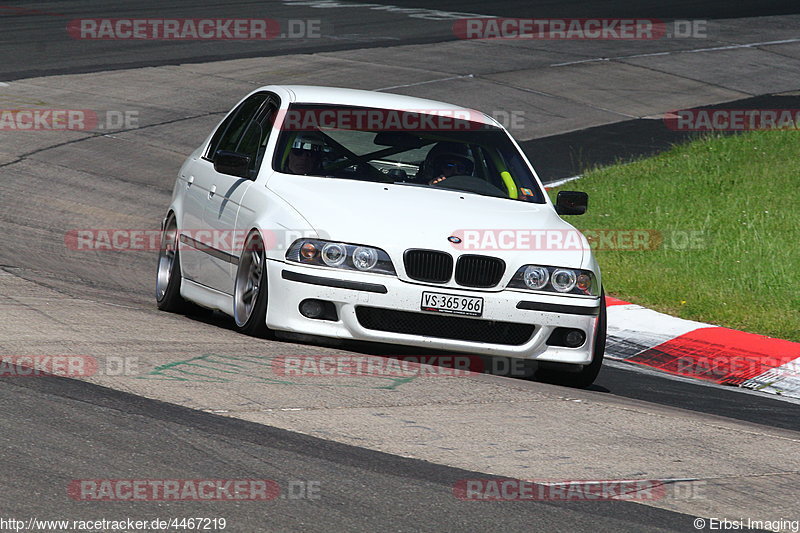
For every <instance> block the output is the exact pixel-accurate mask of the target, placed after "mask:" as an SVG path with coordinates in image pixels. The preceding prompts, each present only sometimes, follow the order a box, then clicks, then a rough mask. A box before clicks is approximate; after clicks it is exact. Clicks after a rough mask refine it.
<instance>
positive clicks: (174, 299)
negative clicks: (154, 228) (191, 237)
mask: <svg viewBox="0 0 800 533" xmlns="http://www.w3.org/2000/svg"><path fill="white" fill-rule="evenodd" d="M156 303H157V305H158V308H159V309H161V310H162V311H170V312H173V313H176V312H180V311H184V310H185V309H186V300H184V299H183V298H182V297H181V260H180V253H179V252H178V223H177V222H176V221H175V215H174V214H173V213H170V215H169V217H168V218H167V221H166V222H165V223H164V231H162V232H161V245H160V246H159V250H158V271H157V274H156Z"/></svg>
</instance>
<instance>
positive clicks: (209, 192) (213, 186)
mask: <svg viewBox="0 0 800 533" xmlns="http://www.w3.org/2000/svg"><path fill="white" fill-rule="evenodd" d="M216 192H217V186H216V185H212V186H211V190H210V191H208V198H209V200H210V199H211V197H212V196H214V193H216Z"/></svg>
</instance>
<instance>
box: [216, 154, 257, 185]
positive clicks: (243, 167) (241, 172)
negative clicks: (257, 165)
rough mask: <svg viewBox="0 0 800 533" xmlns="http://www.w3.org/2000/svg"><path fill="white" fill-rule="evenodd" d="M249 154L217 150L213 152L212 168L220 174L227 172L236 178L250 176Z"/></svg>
mask: <svg viewBox="0 0 800 533" xmlns="http://www.w3.org/2000/svg"><path fill="white" fill-rule="evenodd" d="M249 168H250V156H248V155H244V154H239V153H237V152H229V151H227V150H217V153H215V154H214V170H216V171H217V172H219V173H220V174H228V175H229V176H236V177H237V178H249V177H250V172H249Z"/></svg>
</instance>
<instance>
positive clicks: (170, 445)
mask: <svg viewBox="0 0 800 533" xmlns="http://www.w3.org/2000/svg"><path fill="white" fill-rule="evenodd" d="M392 5H397V6H413V7H417V6H420V5H422V3H419V2H403V1H395V2H392ZM265 6H266V7H265ZM426 7H430V6H426ZM9 8H10V9H9ZM437 8H438V9H442V10H448V11H462V12H463V11H466V12H474V13H483V14H490V15H498V16H520V17H524V16H536V17H544V16H547V17H587V16H608V17H611V16H641V14H643V13H644V14H646V15H647V16H650V17H661V18H702V17H707V18H719V17H746V16H753V15H759V16H762V15H768V14H784V13H792V12H796V11H797V10H796V8H793V7H792V6H790V5H789V3H785V2H784V3H780V2H758V3H756V2H751V3H743V4H737V5H736V6H731V5H729V4H728V3H727V2H711V3H703V4H699V3H697V2H674V3H667V4H665V3H660V2H658V3H657V2H651V3H649V4H641V3H635V2H629V3H620V2H616V3H610V2H609V3H602V2H592V3H583V2H575V3H566V4H565V3H558V2H553V3H547V4H537V5H533V4H531V3H530V2H498V3H492V4H483V3H481V2H439V3H438V4H437ZM33 9H35V10H37V11H36V12H32V11H30V10H33ZM353 9H355V8H353ZM319 11H322V10H315V9H310V8H307V7H303V6H291V5H286V4H284V3H281V2H273V3H267V4H265V3H263V2H240V3H230V4H226V5H224V6H220V5H217V4H213V3H208V4H204V3H202V2H186V3H184V4H180V3H172V4H170V6H168V7H165V6H163V5H160V4H159V3H156V2H150V3H147V2H145V3H137V4H135V6H134V7H120V6H116V7H115V6H108V5H107V4H105V3H103V2H95V3H92V2H83V3H81V4H80V5H73V4H72V3H68V2H48V3H42V4H36V5H31V4H23V3H10V4H6V7H4V8H3V10H2V12H3V13H8V14H6V15H4V16H3V17H2V19H0V20H2V23H3V27H4V28H3V29H4V31H3V37H2V41H0V57H3V58H4V61H3V63H2V65H1V66H0V81H2V80H12V79H18V78H24V77H28V76H33V75H53V74H59V73H77V72H91V71H102V70H111V69H120V68H131V67H134V66H152V65H163V64H173V63H182V62H205V61H212V60H219V59H231V58H240V57H255V56H263V55H278V54H287V53H308V52H313V51H318V50H338V49H351V48H362V47H371V46H372V47H382V46H387V45H391V46H395V45H399V44H412V43H427V42H439V41H446V40H450V39H452V34H451V33H449V32H450V29H449V23H446V22H445V23H442V22H439V21H424V20H420V21H415V22H414V23H413V24H407V25H405V26H404V27H402V28H399V27H398V25H397V24H396V21H395V20H394V19H391V18H387V17H384V16H383V15H382V14H381V13H380V12H377V13H375V12H372V11H369V10H363V12H360V13H363V14H360V15H359V17H357V18H355V17H352V16H351V15H350V12H349V11H348V10H341V11H339V10H325V11H327V12H329V13H326V19H327V23H328V24H329V26H328V28H329V29H330V30H331V31H332V33H331V35H332V36H333V37H331V38H327V39H325V38H323V39H321V40H314V41H311V40H309V41H311V42H305V43H301V44H298V43H297V42H291V43H289V42H287V41H276V42H274V43H268V44H267V45H266V46H264V45H259V44H253V43H164V42H147V43H123V44H120V43H115V42H103V41H98V42H95V43H91V46H89V47H88V49H87V47H86V46H84V44H85V43H77V42H74V41H70V40H69V39H65V37H64V32H63V27H64V24H65V21H66V20H70V19H73V18H79V17H137V16H159V17H213V16H218V17H223V16H224V17H256V16H260V17H265V16H266V17H274V18H313V17H315V16H317V15H318V12H319ZM370 17H374V19H372V18H370ZM324 31H325V25H323V33H324ZM336 35H340V36H341V35H346V36H347V37H346V38H334V37H335V36H336ZM79 45H80V46H79ZM615 127H616V128H618V131H619V132H620V134H619V135H618V136H616V137H615V141H614V143H613V146H610V147H609V148H607V149H605V151H604V153H603V154H602V155H598V154H592V155H591V159H592V160H594V161H596V162H598V163H605V162H607V161H608V160H609V158H612V159H611V160H613V158H615V157H616V156H621V157H629V156H632V155H637V154H636V153H632V152H631V151H630V150H631V148H630V146H631V144H632V143H631V142H629V140H630V139H633V138H640V134H641V130H640V129H637V128H639V127H640V126H632V125H630V124H628V125H626V124H625V123H622V124H620V125H616V126H615ZM607 131H608V130H606V131H605V132H603V134H602V135H597V134H598V132H594V134H595V135H596V137H603V138H606V139H607V138H608V135H606V134H605V133H607ZM592 134H593V133H592V132H588V133H586V132H583V133H576V134H566V135H574V136H575V137H574V138H573V139H572V141H573V142H572V143H571V145H573V146H574V145H579V144H580V142H581V137H580V136H581V135H584V136H586V135H592ZM583 138H584V139H585V138H587V137H583ZM562 141H564V138H562V139H559V140H557V141H556V140H554V139H551V140H550V141H548V142H553V143H554V144H555V143H557V144H558V145H562V146H563V145H564V144H565V143H564V142H562ZM670 142H672V139H664V140H657V142H656V141H654V142H653V143H650V146H648V147H647V148H645V149H643V150H652V149H654V148H653V145H655V146H656V148H655V149H660V148H659V147H660V146H665V145H668V144H669V143H670ZM567 144H570V143H567ZM526 148H528V147H527V146H526ZM592 160H590V161H589V163H591V162H592ZM586 163H587V162H586V161H581V162H580V164H575V165H573V166H563V167H558V166H557V163H554V164H553V168H554V169H555V170H553V173H552V176H561V175H567V174H569V173H570V172H572V171H573V170H575V169H578V170H580V168H583V166H584V165H585V164H586ZM547 168H550V166H548V167H547ZM3 200H4V201H8V198H4V199H3ZM41 244H43V243H33V244H32V247H36V246H37V245H41ZM25 259H26V258H24V257H22V258H18V260H9V259H8V258H6V260H5V261H4V262H5V263H6V264H5V265H4V267H6V268H9V269H11V270H13V269H15V268H16V267H19V266H20V265H21V264H24V263H25ZM52 274H53V275H54V276H58V275H59V273H58V272H54V273H52ZM98 283H99V282H98ZM92 290H93V291H94V292H93V294H100V295H102V294H106V295H107V296H109V297H110V296H111V295H112V294H113V288H110V287H103V286H99V287H98V286H94V287H92ZM122 299H123V300H126V298H125V296H124V295H123V298H122ZM115 301H118V300H115ZM128 301H129V303H132V304H134V305H144V304H142V303H141V300H140V299H139V298H133V299H131V300H128ZM204 320H207V321H208V322H210V324H209V326H208V327H212V328H213V327H219V328H226V327H229V326H226V325H225V324H224V321H222V320H218V319H217V318H212V319H204ZM366 350H367V351H369V352H372V353H380V348H379V347H377V348H376V347H373V348H369V347H368V348H367V349H366ZM593 390H595V391H599V392H603V393H606V394H610V395H617V396H622V397H627V398H633V399H639V400H644V401H647V402H653V403H658V404H662V405H665V406H669V407H678V408H681V409H689V410H693V411H698V412H703V413H707V414H714V415H719V416H724V417H729V418H733V419H738V420H744V421H749V422H755V423H758V424H761V425H765V426H772V427H777V428H785V429H793V430H798V429H800V421H798V417H797V416H796V415H797V406H796V405H794V404H790V403H787V402H781V401H778V400H775V399H772V398H769V397H762V396H756V395H751V394H742V393H740V392H738V391H734V390H726V389H723V388H720V387H709V386H704V385H702V384H695V383H690V382H686V381H678V380H671V379H666V378H664V377H661V376H657V375H653V374H642V373H639V372H634V371H632V370H627V369H621V368H617V367H610V366H607V367H605V368H604V369H603V371H602V372H601V375H600V377H599V378H598V380H597V382H596V385H595V386H594V388H593ZM0 406H2V407H1V408H0V411H2V415H1V416H2V420H3V423H2V425H3V432H2V436H0V438H2V440H3V445H2V448H1V449H0V457H1V458H2V461H3V468H2V469H0V480H2V483H1V486H3V487H4V493H3V497H2V498H0V513H2V514H4V515H7V516H11V515H14V516H20V515H24V516H27V515H31V516H38V517H40V518H47V517H48V516H50V517H53V518H76V519H78V518H87V517H86V514H87V511H86V509H87V507H86V504H85V503H81V502H72V501H70V500H69V499H68V498H66V497H65V491H66V485H67V483H68V482H69V481H70V480H72V479H76V478H79V479H91V478H106V477H119V478H123V477H126V476H129V475H131V474H130V473H131V472H136V473H137V475H138V476H140V477H147V476H142V465H143V464H147V465H149V466H148V468H149V469H150V471H151V472H152V475H151V476H150V477H153V478H215V477H227V478H231V477H239V478H268V479H275V480H276V481H279V483H281V484H282V485H283V484H285V483H288V482H289V481H291V480H297V479H304V480H318V481H320V482H321V483H322V485H323V486H324V487H325V492H324V498H322V499H320V500H318V501H317V500H313V501H311V500H310V501H307V502H306V501H288V500H283V499H278V500H276V501H274V502H270V503H268V504H255V503H250V502H243V503H233V504H232V503H225V504H211V503H189V502H182V503H180V504H158V507H157V508H155V507H144V506H131V505H129V504H123V503H109V504H107V505H105V506H104V507H103V508H102V511H98V509H97V508H96V507H93V508H92V511H93V512H95V513H96V514H98V515H100V514H101V515H103V516H105V517H107V518H110V517H111V516H110V515H119V516H126V517H134V518H137V517H140V518H142V519H150V518H154V517H155V516H156V515H159V516H162V517H166V516H168V515H177V516H188V515H199V516H214V515H216V516H226V517H227V518H228V519H229V523H230V524H231V527H230V530H233V531H259V530H271V531H272V530H274V531H292V530H299V529H303V530H326V531H353V530H375V529H387V530H397V531H400V530H406V531H414V530H420V531H422V530H438V531H447V530H450V531H465V530H509V531H524V530H537V531H539V530H541V531H575V530H589V529H591V530H593V531H642V530H645V529H646V530H651V531H655V530H665V531H690V530H692V525H691V519H692V518H693V517H691V516H688V515H682V514H679V513H673V512H669V511H663V510H660V509H656V508H653V507H648V506H643V505H638V504H633V503H624V502H608V503H602V502H595V503H589V502H584V503H581V504H580V505H572V504H557V503H541V502H525V503H524V504H523V505H520V504H519V503H474V502H460V501H458V500H456V499H455V498H453V497H452V484H453V482H454V481H455V480H458V479H464V478H470V477H486V475H485V474H477V473H474V472H467V471H463V470H458V469H455V468H450V467H445V466H440V465H435V464H432V463H426V462H423V461H418V460H412V459H405V458H401V457H397V456H393V455H387V454H382V453H379V452H374V451H369V450H366V449H363V448H359V447H353V446H347V445H343V444H337V443H334V442H331V441H326V440H320V439H316V438H313V437H309V436H304V435H300V434H297V433H291V432H287V431H284V430H280V429H276V428H271V427H267V426H263V425H258V424H252V423H248V422H244V421H239V420H233V419H230V418H222V417H218V416H215V415H212V414H208V413H201V412H197V411H192V410H190V409H186V408H183V407H178V406H174V405H170V404H165V403H161V402H157V401H153V400H147V399H143V398H140V397H137V396H132V395H129V394H126V393H124V392H118V391H114V390H111V389H105V388H102V387H98V386H96V385H92V384H88V383H84V382H78V381H73V380H66V379H60V378H40V379H36V380H15V379H6V378H3V379H0ZM142 435H145V436H146V437H147V438H146V439H142V438H141V437H142ZM109 472H112V473H114V474H115V475H109Z"/></svg>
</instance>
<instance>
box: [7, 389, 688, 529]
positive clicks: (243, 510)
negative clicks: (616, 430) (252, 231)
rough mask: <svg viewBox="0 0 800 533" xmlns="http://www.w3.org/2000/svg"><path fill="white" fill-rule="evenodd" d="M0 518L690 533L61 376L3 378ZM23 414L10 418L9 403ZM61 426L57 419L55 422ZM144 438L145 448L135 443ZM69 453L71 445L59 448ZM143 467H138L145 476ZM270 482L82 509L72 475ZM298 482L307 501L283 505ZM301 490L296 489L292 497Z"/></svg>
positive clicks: (657, 520)
mask: <svg viewBox="0 0 800 533" xmlns="http://www.w3.org/2000/svg"><path fill="white" fill-rule="evenodd" d="M0 405H2V406H3V407H2V415H3V419H4V424H3V426H4V436H5V438H4V441H5V442H4V443H3V452H2V453H3V468H2V469H0V482H2V486H3V487H4V491H3V498H2V500H0V513H2V514H4V515H6V516H15V517H28V516H35V517H37V518H39V519H47V518H48V517H52V518H58V519H68V520H86V519H88V518H89V517H90V516H91V517H92V518H98V516H97V515H98V514H102V516H104V517H106V518H107V519H109V520H111V519H119V518H122V517H129V518H132V519H134V520H137V519H138V520H150V519H153V518H156V517H159V518H168V517H183V516H199V517H223V518H226V519H227V521H228V527H227V528H226V530H228V531H328V532H335V531H342V532H346V531H454V532H455V531H586V530H592V531H599V532H618V531H630V532H641V531H643V530H645V529H647V530H648V531H688V530H690V529H691V527H692V526H691V523H692V519H693V517H690V516H687V515H682V514H679V513H674V512H669V511H664V510H661V509H656V508H652V507H646V506H643V505H640V504H637V503H628V502H620V501H614V502H591V501H585V502H579V503H578V504H577V505H576V502H474V501H460V500H458V499H456V498H454V497H453V485H454V484H455V483H456V482H457V481H458V480H464V479H486V478H491V477H492V476H487V475H486V474H482V473H478V472H468V471H464V470H459V469H456V468H448V467H445V466H440V465H435V464H431V463H425V462H422V461H418V460H412V459H405V458H402V457H397V456H394V455H388V454H384V453H379V452H373V451H369V450H365V449H363V448H357V447H353V446H346V445H342V444H337V443H334V442H331V441H325V440H320V439H316V438H313V437H308V436H305V435H300V434H297V433H292V432H288V431H284V430H281V429H276V428H271V427H267V426H263V425H260V424H253V423H249V422H244V421H238V420H231V419H228V418H222V417H220V416H215V415H211V414H207V413H201V412H198V411H193V410H190V409H186V408H183V407H178V406H175V405H170V404H164V403H161V402H156V401H153V400H147V399H143V398H140V397H137V396H132V395H129V394H126V393H122V392H118V391H114V390H111V389H105V388H102V387H98V386H95V385H88V384H85V383H79V382H75V381H72V380H67V379H63V378H40V379H36V380H33V379H30V380H15V381H13V382H12V381H9V380H7V379H0ZM20 405H24V406H25V409H24V411H23V412H22V413H20V412H19V409H18V406H20ZM64 421H68V424H65V423H64ZM143 435H144V436H146V438H144V439H142V438H141V437H142V436H143ZM70 443H72V445H70ZM143 463H144V465H145V466H143ZM109 471H110V472H115V473H118V474H116V475H115V476H110V477H118V478H120V479H123V478H126V477H128V474H127V472H136V473H137V474H136V475H137V478H140V479H141V478H145V479H147V478H152V479H187V478H188V479H270V480H274V481H276V482H277V483H278V485H279V486H280V487H281V491H282V494H284V496H285V497H283V498H282V497H278V498H276V499H275V500H272V501H269V502H216V503H215V502H177V503H175V502H167V503H159V504H158V505H157V506H156V507H154V506H153V504H148V503H146V502H137V503H134V504H131V503H128V502H122V503H117V502H103V503H102V512H100V511H99V508H98V507H97V506H96V504H94V507H93V508H92V512H91V513H90V514H89V516H87V513H88V511H87V508H89V506H92V505H93V504H92V502H75V501H71V500H70V499H69V498H66V497H65V495H66V492H67V486H68V485H69V483H70V482H71V481H72V480H74V479H106V478H108V477H109V476H108V472H109ZM298 481H307V482H314V483H318V484H319V487H320V490H319V498H318V499H312V498H309V499H293V498H291V497H290V496H289V494H290V493H289V490H291V489H289V487H290V486H291V485H292V484H295V485H294V486H297V482H298ZM295 494H298V492H295Z"/></svg>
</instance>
